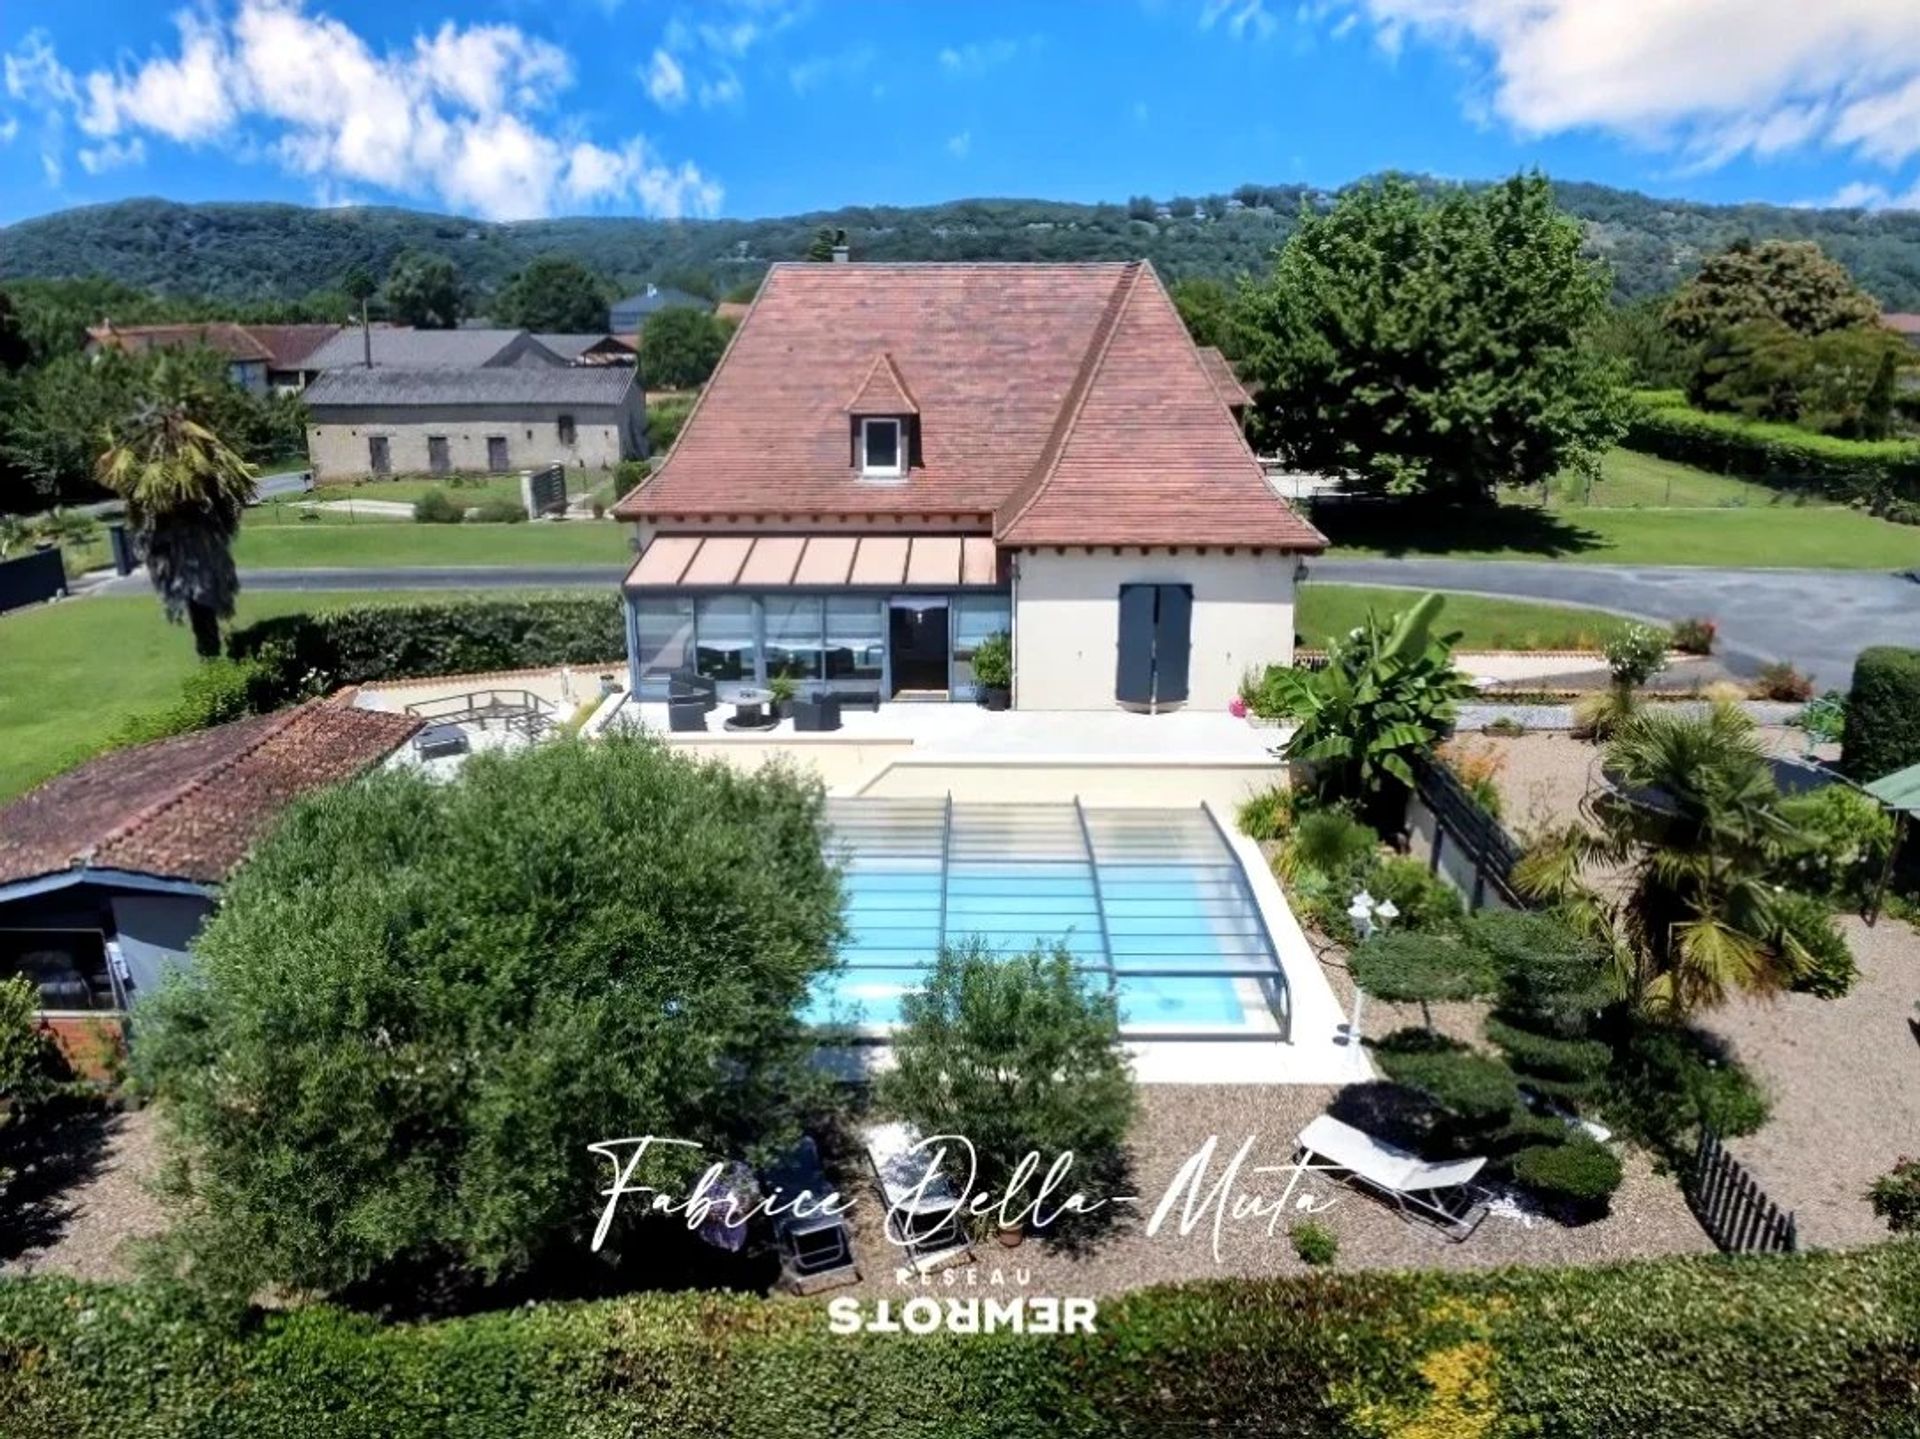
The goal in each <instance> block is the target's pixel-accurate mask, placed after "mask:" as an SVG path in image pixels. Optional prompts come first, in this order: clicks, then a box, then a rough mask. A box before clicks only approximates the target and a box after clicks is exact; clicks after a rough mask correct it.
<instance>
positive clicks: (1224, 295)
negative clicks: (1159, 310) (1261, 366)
mask: <svg viewBox="0 0 1920 1439" xmlns="http://www.w3.org/2000/svg"><path fill="white" fill-rule="evenodd" d="M1167 293H1168V294H1169V295H1170V296H1171V297H1172V298H1173V306H1174V308H1175V309H1176V310H1178V311H1179V312H1180V318H1181V319H1182V320H1185V321H1186V322H1187V333H1188V334H1190V335H1192V336H1193V342H1194V344H1196V345H1212V346H1213V347H1214V348H1215V349H1217V350H1219V351H1220V352H1221V353H1222V354H1224V355H1226V356H1227V358H1228V359H1237V358H1238V357H1239V355H1240V352H1241V349H1242V345H1241V341H1240V336H1239V333H1238V329H1237V326H1236V324H1235V317H1234V294H1233V291H1231V290H1229V289H1228V288H1227V287H1226V286H1225V285H1223V284H1221V283H1220V282H1219V281H1218V280H1210V279H1207V278H1206V277H1205V276H1194V277H1192V278H1189V279H1185V280H1181V281H1179V282H1178V283H1176V284H1174V285H1172V286H1170V287H1169V288H1168V291H1167Z"/></svg>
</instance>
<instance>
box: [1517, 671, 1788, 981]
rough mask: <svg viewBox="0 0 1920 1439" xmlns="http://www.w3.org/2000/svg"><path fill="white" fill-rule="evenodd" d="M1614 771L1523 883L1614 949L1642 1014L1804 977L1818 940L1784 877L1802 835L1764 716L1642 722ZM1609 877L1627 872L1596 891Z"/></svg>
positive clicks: (1541, 848)
mask: <svg viewBox="0 0 1920 1439" xmlns="http://www.w3.org/2000/svg"><path fill="white" fill-rule="evenodd" d="M1602 772H1603V774H1604V775H1605V777H1606V784H1605V786H1604V787H1603V788H1601V789H1599V790H1598V791H1596V792H1595V793H1594V794H1593V795H1591V796H1590V797H1589V799H1588V802H1587V804H1586V809H1587V813H1588V820H1589V822H1585V823H1582V822H1575V823H1573V824H1571V825H1569V826H1567V827H1566V828H1565V829H1564V830H1562V831H1559V832H1557V833H1554V834H1551V835H1548V836H1547V837H1546V838H1545V839H1543V840H1542V841H1541V842H1540V843H1538V844H1537V845H1536V846H1535V847H1534V849H1533V850H1532V851H1531V852H1529V853H1528V854H1527V856H1526V857H1525V858H1524V859H1522V861H1521V862H1520V864H1519V866H1518V867H1517V868H1516V869H1515V871H1514V882H1515V884H1516V886H1517V887H1518V888H1519V889H1520V890H1521V891H1522V892H1523V893H1527V894H1530V895H1532V896H1534V897H1536V898H1539V899H1546V900H1552V901H1555V902H1557V903H1559V904H1560V905H1561V906H1562V907H1563V908H1564V909H1565V910H1566V912H1567V913H1568V915H1569V916H1570V917H1571V918H1572V919H1573V920H1574V921H1575V923H1576V924H1578V925H1579V926H1580V927H1581V928H1582V929H1584V930H1585V931H1586V932H1588V933H1589V934H1591V935H1593V936H1594V937H1595V938H1597V939H1599V940H1601V941H1602V942H1603V943H1605V944H1606V945H1607V946H1609V948H1610V949H1611V950H1612V952H1613V954H1614V956H1615V960H1616V962H1617V964H1618V966H1619V968H1620V970H1621V971H1622V974H1623V977H1624V978H1625V981H1626V984H1627V990H1628V993H1629V994H1630V995H1631V996H1632V997H1633V999H1634V1000H1635V1002H1636V1004H1637V1005H1638V1006H1639V1007H1640V1008H1641V1009H1642V1010H1643V1011H1646V1012H1649V1013H1652V1014H1656V1015H1663V1016H1666V1017H1670V1018H1684V1017H1686V1016H1687V1015H1689V1014H1692V1013H1693V1012H1695V1011H1696V1010H1698V1009H1701V1008H1705V1007H1710V1006H1713V1005H1717V1004H1720V1003H1722V1002H1723V1001H1724V1000H1725V999H1726V998H1727V996H1728V995H1729V994H1730V993H1732V992H1733V991H1736V990H1738V991H1743V992H1747V993H1767V992H1771V991H1774V990H1778V989H1781V988H1784V987H1785V986H1787V985H1788V984H1790V983H1792V981H1793V980H1794V978H1795V977H1796V976H1797V975H1799V974H1800V973H1801V972H1802V971H1803V970H1804V969H1805V968H1806V967H1807V966H1808V964H1809V962H1810V957H1809V954H1808V945H1807V943H1806V939H1805V936H1803V935H1801V934H1800V933H1798V932H1797V930H1796V928H1795V925H1796V922H1797V921H1796V920H1795V919H1794V917H1793V916H1791V915H1790V914H1789V913H1788V912H1787V908H1786V907H1784V906H1776V904H1775V898H1776V896H1777V895H1779V894H1780V893H1781V891H1780V889H1779V886H1778V885H1777V884H1776V883H1775V880H1774V876H1775V875H1776V874H1778V873H1779V872H1780V870H1781V863H1782V856H1783V855H1784V854H1786V853H1787V852H1788V851H1790V850H1791V848H1792V846H1793V844H1794V837H1793V832H1792V828H1791V826H1790V825H1788V823H1787V822H1786V820H1785V819H1784V818H1783V817H1782V816H1781V814H1780V810H1779V804H1780V792H1779V789H1778V787H1777V786H1776V785H1775V784H1774V781H1773V774H1772V770H1771V769H1770V768H1769V766H1768V764H1767V759H1766V753H1765V751H1764V750H1763V749H1762V748H1761V746H1760V742H1759V740H1758V738H1757V737H1756V735H1755V734H1754V728H1753V722H1752V721H1751V720H1749V719H1748V718H1747V717H1746V716H1745V715H1743V714H1741V713H1740V712H1739V711H1738V710H1737V709H1735V708H1734V707H1733V706H1732V705H1728V704H1719V705H1715V706H1714V707H1713V708H1712V709H1711V710H1710V711H1708V712H1707V713H1706V714H1705V715H1685V714H1662V713H1659V712H1657V711H1648V712H1643V713H1640V714H1636V715H1634V716H1633V717H1632V718H1630V719H1628V720H1627V721H1626V722H1625V723H1624V724H1623V725H1622V726H1621V728H1620V730H1619V732H1618V734H1617V735H1616V737H1615V738H1614V740H1613V741H1612V742H1611V743H1610V744H1608V746H1607V748H1606V751H1605V754H1604V757H1603V760H1602ZM1596 870H1613V871H1618V873H1616V874H1615V875H1614V876H1613V882H1611V883H1605V884H1596V883H1595V882H1594V879H1593V873H1594V871H1596Z"/></svg>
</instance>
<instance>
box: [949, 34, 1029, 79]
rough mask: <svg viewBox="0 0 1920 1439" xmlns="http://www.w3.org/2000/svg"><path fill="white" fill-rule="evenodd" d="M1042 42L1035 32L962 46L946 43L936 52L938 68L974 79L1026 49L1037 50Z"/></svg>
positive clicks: (1012, 58)
mask: <svg viewBox="0 0 1920 1439" xmlns="http://www.w3.org/2000/svg"><path fill="white" fill-rule="evenodd" d="M1045 43H1046V41H1045V39H1044V38H1043V37H1042V36H1039V35H1033V36H1029V37H1028V38H1027V39H1025V40H982V41H974V42H972V43H970V44H966V45H957V46H956V45H949V46H947V48H946V49H944V50H942V51H941V52H940V55H939V60H940V68H941V69H942V70H944V71H946V73H947V74H949V75H954V76H961V77H965V78H968V79H977V78H978V77H980V76H982V75H984V74H986V73H987V72H988V71H989V70H997V69H999V68H1000V66H1002V65H1005V64H1008V63H1009V62H1011V61H1013V60H1016V59H1018V58H1019V57H1020V55H1021V53H1022V52H1023V51H1026V50H1038V49H1039V48H1040V47H1041V46H1042V45H1044V44H1045Z"/></svg>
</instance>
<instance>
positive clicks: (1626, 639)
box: [1601, 625, 1667, 690]
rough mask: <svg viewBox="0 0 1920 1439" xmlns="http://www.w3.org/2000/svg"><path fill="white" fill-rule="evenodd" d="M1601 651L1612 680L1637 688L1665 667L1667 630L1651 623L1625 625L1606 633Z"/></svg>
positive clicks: (1624, 685) (1630, 688) (1623, 685)
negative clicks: (1656, 627) (1608, 634)
mask: <svg viewBox="0 0 1920 1439" xmlns="http://www.w3.org/2000/svg"><path fill="white" fill-rule="evenodd" d="M1601 652H1602V653H1603V654H1605V655H1606V657H1607V669H1608V671H1609V672H1610V673H1611V674H1612V675H1613V682H1614V684H1615V685H1616V686H1618V687H1620V688H1622V689H1629V690H1632V689H1638V688H1639V687H1640V686H1641V685H1643V684H1645V683H1646V682H1647V681H1648V680H1650V679H1652V678H1653V677H1654V676H1655V675H1657V674H1659V673H1660V671H1662V670H1664V669H1665V668H1666V667H1667V633H1666V631H1665V630H1658V629H1655V628H1654V627H1653V626H1652V625H1628V626H1627V627H1626V628H1625V629H1623V630H1621V631H1620V632H1619V633H1618V634H1615V635H1612V636H1610V637H1609V638H1608V640H1607V642H1606V644H1605V645H1603V646H1602V647H1601Z"/></svg>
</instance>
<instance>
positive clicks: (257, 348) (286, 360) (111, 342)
mask: <svg viewBox="0 0 1920 1439" xmlns="http://www.w3.org/2000/svg"><path fill="white" fill-rule="evenodd" d="M343 328H344V327H343V326H340V325H236V324H233V323H231V322H230V321H225V320H212V321H208V322H206V323H204V324H185V325H116V324H114V323H113V322H112V321H111V320H106V321H102V322H101V323H100V324H98V325H95V326H93V327H91V328H90V329H89V330H88V331H87V348H88V349H89V350H90V351H98V350H123V351H125V352H126V353H128V354H134V355H138V354H145V353H147V352H149V351H152V350H188V349H194V348H198V347H205V348H206V349H210V350H213V351H214V352H216V353H217V354H220V355H223V356H225V357H226V361H227V374H228V376H229V377H230V378H231V379H232V380H233V382H234V383H235V384H236V385H239V386H240V387H241V388H242V389H245V390H251V391H253V393H255V394H266V393H267V392H268V391H269V390H277V391H289V392H298V391H299V390H301V389H303V388H305V386H306V383H307V381H308V380H310V379H312V378H313V376H314V375H315V374H317V373H318V372H319V370H320V369H321V368H322V367H321V366H320V365H318V364H315V363H313V360H312V357H313V356H314V354H315V353H316V352H317V351H318V350H320V349H321V348H322V347H323V346H324V345H325V344H326V343H327V342H328V341H329V340H332V339H333V338H334V337H335V336H336V335H338V334H340V333H341V331H342V329H343Z"/></svg>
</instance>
